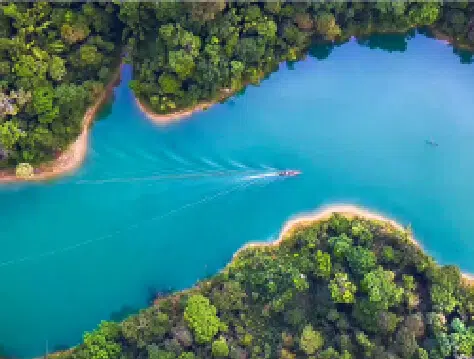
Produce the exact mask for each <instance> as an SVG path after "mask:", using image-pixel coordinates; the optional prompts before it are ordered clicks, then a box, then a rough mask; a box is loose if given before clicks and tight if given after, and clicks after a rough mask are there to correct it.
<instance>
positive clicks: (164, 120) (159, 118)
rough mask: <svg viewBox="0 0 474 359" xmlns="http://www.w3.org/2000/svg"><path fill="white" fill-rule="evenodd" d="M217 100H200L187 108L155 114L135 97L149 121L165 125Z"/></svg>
mask: <svg viewBox="0 0 474 359" xmlns="http://www.w3.org/2000/svg"><path fill="white" fill-rule="evenodd" d="M217 102H219V101H214V102H213V101H209V102H201V103H198V104H197V105H196V106H194V107H190V108H188V109H183V110H179V111H176V112H173V113H170V114H167V115H160V114H157V113H155V112H153V111H152V110H151V109H150V108H149V107H148V106H147V105H145V104H144V103H142V102H140V100H139V99H138V97H135V103H136V105H137V106H138V108H139V109H140V111H141V112H142V113H143V114H144V115H145V116H146V117H148V118H149V119H150V120H151V121H153V122H154V123H157V124H159V125H166V124H168V123H171V122H175V121H178V120H182V119H184V118H187V117H190V116H191V115H193V114H194V113H196V112H200V111H204V110H207V109H208V108H209V107H211V106H212V105H215V104H216V103H217Z"/></svg>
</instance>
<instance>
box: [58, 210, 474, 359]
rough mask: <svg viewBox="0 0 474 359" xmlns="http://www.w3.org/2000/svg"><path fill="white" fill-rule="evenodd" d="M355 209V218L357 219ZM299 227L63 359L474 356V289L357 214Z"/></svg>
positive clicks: (97, 334) (109, 325) (379, 223)
mask: <svg viewBox="0 0 474 359" xmlns="http://www.w3.org/2000/svg"><path fill="white" fill-rule="evenodd" d="M349 211H350V212H349ZM317 218H318V219H317V220H314V219H313V220H308V219H304V220H303V221H293V222H292V223H291V225H290V226H287V228H286V230H285V231H284V232H283V233H282V237H281V239H280V240H279V241H278V242H277V243H274V244H255V245H248V246H246V247H244V248H243V249H242V250H241V251H239V252H238V253H237V254H236V255H235V256H234V258H233V260H232V262H231V263H230V264H229V265H228V266H227V267H226V268H225V269H224V270H222V271H221V272H220V273H219V274H217V275H216V276H214V277H213V278H211V279H209V280H205V281H202V282H199V283H198V284H197V285H196V286H195V287H194V288H192V289H189V290H186V291H183V292H180V293H176V294H172V295H169V296H164V297H161V298H158V299H157V300H156V301H155V303H154V305H153V306H151V307H149V308H147V309H144V310H141V311H140V312H139V313H138V314H136V315H132V316H130V317H129V318H127V319H126V320H125V321H123V322H121V323H117V322H102V323H101V324H100V326H99V327H98V328H97V329H96V330H94V331H92V332H89V333H86V334H85V335H84V342H83V343H82V344H80V345H79V346H77V347H75V348H73V349H70V350H68V351H64V352H60V353H56V354H54V355H53V356H51V357H52V358H56V359H119V358H120V359H126V358H130V359H132V358H133V359H140V358H143V359H146V358H149V359H207V358H232V359H245V358H255V359H257V358H280V359H296V358H319V359H355V358H361V359H362V358H366V359H369V358H373V359H398V358H406V359H442V358H470V357H472V355H473V346H474V317H473V315H474V288H473V287H472V286H471V285H469V283H468V281H466V280H465V279H463V278H462V276H461V273H460V272H459V269H457V268H456V267H454V266H443V267H440V266H438V265H437V264H436V263H435V262H434V261H433V259H432V258H431V257H429V256H427V255H426V254H424V253H423V251H422V250H421V249H420V248H419V246H418V245H416V244H415V243H414V241H413V239H412V238H411V235H410V232H409V231H408V230H406V229H403V228H401V227H400V226H398V225H396V224H394V223H393V222H389V221H386V220H383V219H378V218H374V216H370V215H367V214H366V212H364V211H360V210H358V209H353V208H352V209H346V210H343V212H340V213H334V212H333V210H331V209H329V210H328V211H326V212H325V213H323V215H319V216H317Z"/></svg>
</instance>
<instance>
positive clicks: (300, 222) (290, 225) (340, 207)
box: [232, 204, 474, 285]
mask: <svg viewBox="0 0 474 359" xmlns="http://www.w3.org/2000/svg"><path fill="white" fill-rule="evenodd" d="M333 213H339V214H341V215H343V216H346V217H348V218H354V217H361V218H365V219H369V220H375V221H380V222H385V223H387V224H388V225H389V226H391V227H393V228H394V229H396V230H400V231H406V230H407V229H406V228H405V227H403V226H402V225H401V224H400V223H397V222H395V221H394V220H392V219H389V218H387V217H384V216H383V215H381V214H379V213H375V212H371V211H369V210H367V209H364V208H361V207H357V206H353V205H350V204H335V205H331V206H326V207H322V208H321V209H319V210H317V211H315V212H312V213H306V214H301V215H298V216H296V217H294V218H291V219H289V220H288V221H287V222H285V224H284V225H283V227H282V229H281V231H280V234H279V236H278V239H277V240H275V241H273V242H250V243H247V244H246V245H244V246H243V247H242V248H240V249H239V250H238V251H237V252H235V254H234V256H233V258H232V260H234V259H235V257H236V256H237V255H238V254H239V253H240V252H241V251H243V250H245V249H248V248H255V247H265V246H278V245H280V243H281V242H282V241H283V240H285V238H288V236H289V235H291V233H293V232H294V231H295V230H296V229H298V228H302V227H305V226H309V225H311V224H313V223H315V222H318V221H324V220H327V219H329V217H331V215H332V214H333ZM408 239H409V240H410V241H411V242H412V243H413V244H414V245H415V246H417V247H418V248H420V249H421V250H423V247H422V246H421V245H420V243H419V242H418V241H417V240H416V239H415V238H414V237H413V235H412V234H411V233H408ZM462 277H463V280H464V281H465V282H466V283H468V284H469V285H474V275H472V274H469V273H462Z"/></svg>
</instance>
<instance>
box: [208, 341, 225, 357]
mask: <svg viewBox="0 0 474 359" xmlns="http://www.w3.org/2000/svg"><path fill="white" fill-rule="evenodd" d="M211 349H212V356H213V357H214V358H227V357H228V356H229V346H228V345H227V343H226V341H225V339H224V338H219V339H216V340H214V341H213V342H212V348H211Z"/></svg>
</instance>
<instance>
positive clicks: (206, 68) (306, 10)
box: [0, 0, 474, 167]
mask: <svg viewBox="0 0 474 359" xmlns="http://www.w3.org/2000/svg"><path fill="white" fill-rule="evenodd" d="M426 26H429V27H430V28H431V29H432V30H434V31H435V32H436V33H437V34H438V35H439V34H443V35H444V36H448V37H449V38H451V39H452V40H453V41H454V42H455V43H456V44H457V45H458V46H471V45H473V44H474V3H470V2H468V1H456V2H441V1H431V0H430V1H419V2H418V1H411V0H410V1H403V0H401V1H386V0H383V1H370V2H361V1H352V2H351V1H301V2H300V1H298V2H297V1H269V2H250V1H233V2H226V1H223V0H218V1H214V2H210V1H205V2H184V1H183V2H181V1H163V2H135V1H133V2H132V1H130V2H125V1H111V2H97V3H95V2H51V3H49V2H38V1H37V2H10V3H1V4H0V167H10V166H15V165H17V164H18V163H32V164H38V163H40V162H44V161H46V160H49V159H52V158H54V157H55V156H56V155H57V154H58V153H59V152H61V151H63V150H64V149H65V148H66V147H67V146H68V145H69V144H70V143H71V142H72V141H73V140H74V139H75V138H76V137H77V136H78V134H79V132H80V131H81V123H82V119H83V116H84V113H85V111H86V109H87V108H88V106H90V105H91V103H92V102H93V100H94V98H96V97H97V94H98V93H100V92H101V91H103V89H104V84H105V83H107V82H108V81H109V80H110V78H111V75H112V72H113V71H114V68H115V67H117V66H118V64H119V62H120V56H121V55H122V54H124V53H126V54H127V57H128V59H129V60H130V61H131V63H132V65H133V80H132V81H131V83H130V87H131V88H132V90H133V91H134V93H135V95H136V96H137V97H138V99H139V100H140V101H141V102H142V103H143V104H144V105H146V106H148V107H149V108H150V109H151V110H152V111H154V112H157V113H169V112H173V111H176V110H179V109H183V108H188V107H192V106H194V105H196V104H197V103H198V102H200V101H209V100H218V99H222V98H224V97H226V96H228V95H229V94H231V93H233V92H235V91H237V90H240V89H241V88H243V87H244V86H245V85H247V84H250V83H253V84H258V83H259V82H260V81H261V80H262V79H263V78H264V77H265V76H267V75H268V74H269V73H270V72H272V71H274V70H276V69H277V67H278V64H279V63H280V62H282V61H295V60H298V59H300V58H302V57H303V56H305V55H306V54H307V53H308V50H309V51H310V52H309V54H310V55H313V56H316V57H317V58H319V59H323V58H325V57H327V56H328V55H329V54H330V52H331V50H332V48H333V47H334V46H337V45H339V44H342V43H344V42H345V41H347V40H348V39H349V38H350V37H351V36H357V37H358V38H359V41H360V43H361V44H364V45H367V46H370V47H377V46H380V43H377V41H376V40H364V39H365V37H364V36H366V35H368V34H373V33H393V32H400V33H405V32H406V31H407V30H409V29H412V28H417V27H426ZM314 42H325V43H326V44H327V46H326V47H325V51H323V52H321V51H319V52H317V53H315V52H311V49H310V46H311V44H313V43H314ZM393 46H394V48H395V49H397V46H398V49H400V48H403V46H405V45H404V43H403V42H402V43H400V42H394V44H393ZM456 51H457V50H456ZM459 55H460V56H461V58H462V60H463V61H464V62H466V61H470V59H471V55H466V54H465V53H459Z"/></svg>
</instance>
